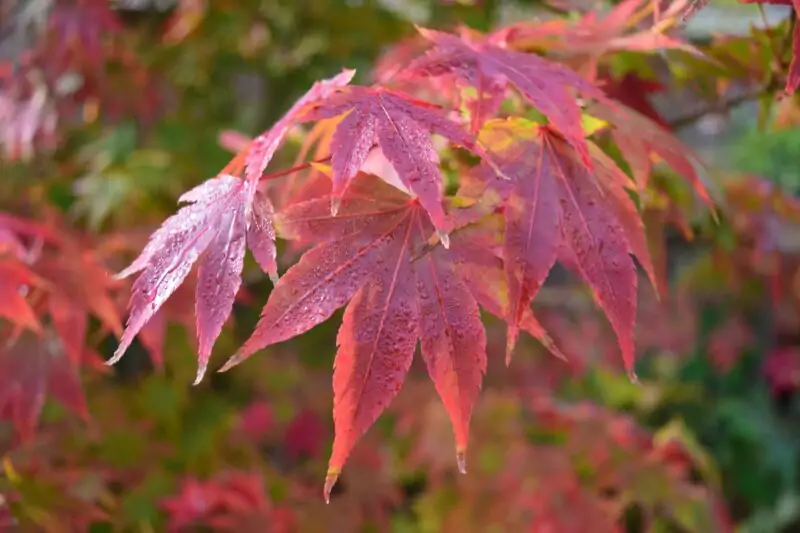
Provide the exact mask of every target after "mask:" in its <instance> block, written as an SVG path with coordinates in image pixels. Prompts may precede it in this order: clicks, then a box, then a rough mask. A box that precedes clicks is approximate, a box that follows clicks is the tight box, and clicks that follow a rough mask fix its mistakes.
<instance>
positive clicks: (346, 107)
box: [302, 86, 483, 233]
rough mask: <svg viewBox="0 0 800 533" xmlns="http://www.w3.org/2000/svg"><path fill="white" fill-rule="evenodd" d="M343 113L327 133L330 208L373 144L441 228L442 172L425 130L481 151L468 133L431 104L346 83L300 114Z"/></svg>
mask: <svg viewBox="0 0 800 533" xmlns="http://www.w3.org/2000/svg"><path fill="white" fill-rule="evenodd" d="M345 113H346V116H345V117H344V118H343V119H342V120H341V122H339V124H338V125H337V126H336V131H335V132H334V134H333V137H332V139H331V146H330V151H331V153H332V156H331V166H332V169H333V174H332V177H331V179H332V181H333V190H332V192H331V210H332V212H333V213H334V214H335V213H336V212H337V209H338V205H339V203H340V202H341V198H342V195H343V193H344V191H345V190H346V188H347V186H348V184H349V183H350V180H351V179H352V178H353V177H354V176H355V175H356V174H357V173H358V172H359V171H360V170H362V168H363V166H364V163H365V162H366V161H367V156H368V155H369V154H370V152H371V151H372V149H373V147H375V146H376V145H377V146H378V147H379V148H380V149H381V151H382V152H383V154H384V155H385V157H386V158H387V159H388V160H389V161H390V162H391V164H392V166H393V167H394V170H395V171H396V172H397V175H398V177H399V178H400V180H401V181H402V183H403V184H404V185H405V186H406V187H407V188H408V189H410V191H411V192H412V193H413V194H416V195H417V196H418V197H419V200H420V203H421V204H422V206H423V207H425V209H426V210H427V211H428V213H430V216H431V219H432V220H433V224H434V226H435V227H436V228H437V230H439V231H440V232H441V233H446V232H447V230H448V223H447V221H446V217H445V213H444V209H443V207H442V173H441V171H440V170H439V156H438V154H437V153H436V150H434V148H433V145H432V143H431V140H430V132H432V133H437V134H439V135H441V136H443V137H445V138H447V139H449V140H450V141H452V142H453V143H455V144H457V145H460V146H463V147H465V148H470V149H472V150H474V151H476V152H477V153H479V155H483V152H481V151H480V150H479V149H478V148H477V147H476V146H475V144H474V141H473V139H472V136H471V135H469V134H468V133H467V132H466V131H465V130H464V129H463V128H462V127H461V126H460V125H458V124H456V123H455V122H452V121H451V120H449V119H447V118H446V117H445V115H444V114H443V113H442V112H441V111H440V110H439V108H438V107H437V106H434V105H432V104H428V103H426V102H422V101H420V100H413V99H411V98H409V97H407V96H404V95H402V94H400V93H396V92H393V91H389V90H386V89H382V88H378V89H372V88H367V87H357V86H355V87H348V88H346V89H342V90H341V91H339V92H338V93H337V94H335V95H332V96H330V97H329V98H327V99H326V100H325V101H323V102H322V103H321V104H319V105H318V106H316V107H313V108H311V109H309V110H308V111H307V112H306V113H305V114H304V115H303V116H302V120H304V121H311V120H321V119H330V118H333V117H337V116H340V115H343V114H345Z"/></svg>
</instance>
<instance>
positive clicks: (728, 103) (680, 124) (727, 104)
mask: <svg viewBox="0 0 800 533" xmlns="http://www.w3.org/2000/svg"><path fill="white" fill-rule="evenodd" d="M773 85H774V84H773V83H766V84H764V85H760V86H758V87H755V88H753V89H750V90H749V91H745V92H743V93H741V94H738V95H735V96H732V97H730V98H727V99H725V100H722V101H721V102H714V103H713V105H711V106H709V107H705V108H702V109H699V110H697V111H693V112H691V113H687V114H686V115H684V116H682V117H678V118H675V119H672V120H670V121H669V122H668V126H669V128H670V129H672V130H675V129H681V128H685V127H686V126H691V125H692V124H694V123H695V122H697V121H698V120H700V119H702V118H703V117H705V116H706V115H709V114H711V113H726V112H728V111H731V110H733V109H735V108H737V107H739V106H740V105H742V104H744V103H747V102H750V101H752V100H757V99H758V98H761V97H762V96H764V95H767V94H769V93H770V92H772V91H773V90H774V89H775V87H774V86H773Z"/></svg>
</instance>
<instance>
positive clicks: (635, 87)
mask: <svg viewBox="0 0 800 533" xmlns="http://www.w3.org/2000/svg"><path fill="white" fill-rule="evenodd" d="M600 81H601V82H605V83H604V84H603V88H604V89H605V91H606V94H607V95H608V96H610V97H611V98H614V99H615V100H619V101H620V102H622V103H623V104H625V105H626V106H628V107H629V108H631V109H633V110H634V111H636V112H638V113H639V114H641V115H642V116H645V117H647V118H649V119H650V120H652V121H653V122H655V123H656V124H658V125H659V126H661V127H662V128H664V129H668V128H669V125H668V124H667V121H666V119H665V118H664V117H663V116H661V113H659V112H658V111H657V110H656V109H655V108H654V107H653V104H651V103H650V100H649V99H648V98H647V96H648V95H649V94H655V93H661V92H663V91H664V90H665V89H666V87H665V86H664V85H663V84H661V83H660V82H658V81H655V80H650V79H645V78H642V77H640V76H638V75H636V74H634V73H627V74H625V76H623V77H622V78H610V77H607V76H604V77H601V78H600Z"/></svg>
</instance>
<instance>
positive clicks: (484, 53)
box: [407, 28, 604, 165]
mask: <svg viewBox="0 0 800 533" xmlns="http://www.w3.org/2000/svg"><path fill="white" fill-rule="evenodd" d="M418 30H419V32H420V33H421V34H422V35H423V36H424V37H425V38H427V39H428V40H430V41H431V42H432V43H433V44H434V47H433V48H432V49H431V50H430V51H428V53H427V54H426V55H425V56H423V57H421V58H418V59H417V60H415V61H414V62H413V63H412V64H411V65H410V66H409V68H408V70H407V75H409V76H441V75H444V74H453V75H455V76H457V77H459V78H461V79H462V80H464V81H466V82H467V83H469V84H471V85H472V86H473V87H476V88H477V89H478V92H479V93H483V92H484V90H486V89H487V88H490V87H494V88H495V89H493V90H494V91H497V90H500V88H501V87H505V85H506V84H507V83H511V84H512V85H514V86H515V87H516V88H517V90H518V91H519V92H520V93H521V94H522V95H523V96H524V97H525V98H526V99H527V100H528V101H529V102H530V103H531V104H533V106H534V107H536V108H537V109H538V110H539V111H540V112H541V113H543V114H544V115H545V116H546V117H547V119H548V120H549V121H550V123H551V124H552V125H553V126H554V127H555V128H556V129H557V130H558V131H560V132H561V133H562V134H563V135H564V137H565V138H566V139H567V141H568V142H569V143H570V144H572V145H573V146H574V147H575V149H576V150H577V151H578V153H579V154H580V156H581V159H582V160H583V161H584V162H585V163H586V164H587V165H589V164H590V158H589V151H588V148H587V146H586V141H585V140H584V132H583V128H582V127H581V110H580V107H579V106H578V103H577V101H576V100H575V97H574V96H573V95H572V94H571V93H570V90H569V89H570V88H571V89H574V90H575V91H577V92H578V94H580V95H581V96H583V97H584V98H595V99H604V95H603V92H602V91H601V90H600V89H598V88H596V87H595V86H594V85H592V84H591V83H590V82H589V81H588V80H586V79H584V78H582V77H581V76H580V75H578V74H577V73H576V72H575V71H573V70H571V69H569V68H568V67H565V66H563V65H559V64H556V63H552V62H550V61H547V60H545V59H542V58H541V57H539V56H537V55H535V54H526V53H522V52H516V51H513V50H507V49H504V48H501V47H500V46H498V45H497V44H495V43H494V42H492V40H491V37H489V38H488V39H484V40H482V41H474V40H471V39H469V38H467V37H466V36H465V35H462V37H461V38H459V37H457V36H455V35H452V34H448V33H442V32H438V31H433V30H428V29H424V28H418Z"/></svg>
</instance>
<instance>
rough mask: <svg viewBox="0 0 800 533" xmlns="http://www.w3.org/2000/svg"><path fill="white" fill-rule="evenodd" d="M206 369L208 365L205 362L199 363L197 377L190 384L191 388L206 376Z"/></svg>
mask: <svg viewBox="0 0 800 533" xmlns="http://www.w3.org/2000/svg"><path fill="white" fill-rule="evenodd" d="M207 368H208V363H206V362H203V363H200V364H199V365H198V366H197V375H196V376H195V378H194V383H192V385H193V386H195V387H196V386H197V385H199V384H200V382H201V381H203V376H205V375H206V369H207Z"/></svg>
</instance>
